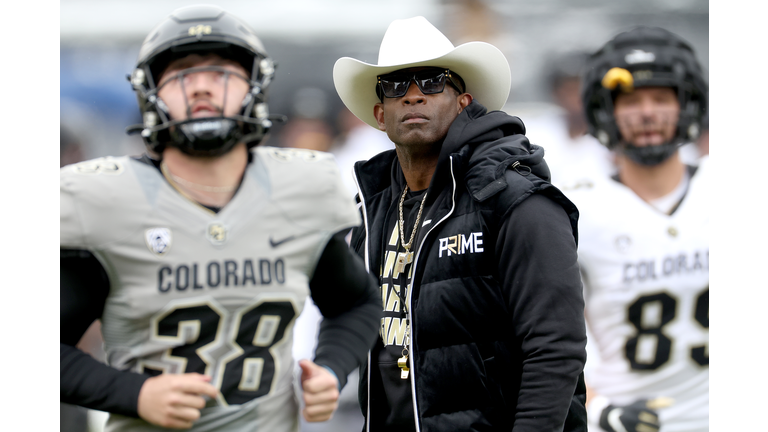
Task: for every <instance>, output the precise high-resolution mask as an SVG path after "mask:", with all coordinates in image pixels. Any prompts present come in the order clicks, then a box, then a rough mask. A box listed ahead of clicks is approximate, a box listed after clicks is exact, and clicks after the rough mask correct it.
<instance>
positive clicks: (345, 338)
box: [309, 230, 382, 387]
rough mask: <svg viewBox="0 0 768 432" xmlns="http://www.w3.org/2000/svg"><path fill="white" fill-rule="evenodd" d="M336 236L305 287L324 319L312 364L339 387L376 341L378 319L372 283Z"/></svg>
mask: <svg viewBox="0 0 768 432" xmlns="http://www.w3.org/2000/svg"><path fill="white" fill-rule="evenodd" d="M346 234H347V231H346V230H345V231H343V232H339V233H337V234H336V235H334V236H333V237H332V238H331V240H330V241H329V242H328V245H326V247H325V250H324V251H323V254H322V256H321V257H320V260H319V261H318V264H317V267H316V269H315V273H314V275H313V276H312V280H311V281H310V282H309V288H310V291H311V292H312V299H313V300H314V302H315V304H316V305H317V308H318V309H320V312H321V313H322V314H323V321H322V322H321V323H320V331H319V334H318V342H317V350H316V351H315V360H314V361H315V363H317V364H319V365H323V366H328V367H329V368H331V370H333V372H334V373H335V374H336V377H337V378H338V379H339V384H340V386H341V387H344V385H345V384H346V382H347V375H349V373H350V372H352V371H353V370H354V369H355V368H356V367H358V366H359V365H361V364H363V363H364V362H365V359H366V356H367V353H368V351H369V350H370V349H371V347H372V346H373V344H374V342H376V335H377V334H378V331H379V325H380V322H381V316H382V307H381V298H380V297H379V290H378V285H377V281H376V279H375V278H374V277H373V276H372V275H370V274H368V272H367V271H366V269H365V264H364V263H363V260H362V259H361V258H360V257H359V256H358V255H357V254H355V253H354V252H353V251H352V250H351V249H350V248H349V246H348V245H347V242H346V241H345V240H344V237H345V235H346Z"/></svg>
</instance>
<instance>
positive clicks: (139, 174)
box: [61, 147, 360, 432]
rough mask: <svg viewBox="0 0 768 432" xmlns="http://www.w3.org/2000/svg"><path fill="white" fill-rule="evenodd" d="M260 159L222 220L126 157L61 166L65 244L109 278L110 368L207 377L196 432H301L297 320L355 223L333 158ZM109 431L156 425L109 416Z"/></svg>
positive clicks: (263, 153)
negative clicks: (324, 264) (208, 387)
mask: <svg viewBox="0 0 768 432" xmlns="http://www.w3.org/2000/svg"><path fill="white" fill-rule="evenodd" d="M254 153H255V154H254V160H253V161H252V163H250V164H249V165H248V168H247V170H246V172H245V176H244V178H243V181H242V184H241V186H240V188H239V190H238V191H237V193H236V194H235V196H234V198H233V199H232V201H230V202H229V203H228V204H227V205H226V206H225V207H224V208H222V209H221V210H220V211H219V212H218V213H214V212H212V211H210V210H209V209H206V208H205V207H202V206H200V205H198V204H197V203H195V202H193V201H191V200H188V199H187V198H185V197H184V196H182V195H181V194H180V193H179V192H178V191H176V190H175V189H174V188H173V187H172V186H171V185H170V184H169V183H168V182H167V181H166V180H165V179H164V178H163V175H162V174H161V173H160V171H159V170H158V169H157V168H155V167H154V166H150V165H148V164H146V163H142V162H140V161H137V160H134V159H131V158H128V157H120V158H101V159H95V160H91V161H86V162H82V163H79V164H75V165H70V166H67V167H65V168H63V169H62V170H61V247H62V248H79V249H87V250H89V251H91V252H92V253H93V254H94V255H95V256H96V257H97V258H98V259H99V261H100V262H101V264H102V266H103V267H104V269H105V270H106V272H107V274H108V275H109V281H110V286H111V290H110V293H109V296H108V298H107V300H106V304H105V307H104V314H103V317H102V332H103V336H104V341H105V350H106V352H107V358H108V362H109V364H110V365H111V366H113V367H115V368H117V369H121V370H131V371H134V372H145V373H150V374H156V373H160V372H167V373H184V372H200V373H205V374H208V375H210V376H211V377H212V381H211V382H212V384H213V385H214V386H215V387H217V388H218V389H220V391H221V393H220V396H219V397H218V398H217V399H216V400H212V401H210V402H209V403H208V405H207V407H206V408H204V409H203V410H202V417H201V419H200V420H198V421H197V422H196V423H195V425H194V426H193V428H192V429H191V430H192V431H196V432H204V431H245V430H249V431H251V430H269V431H296V430H298V400H297V397H296V395H295V392H294V386H293V371H294V361H293V358H292V356H291V349H292V337H293V336H292V334H293V331H292V329H293V324H294V321H295V319H296V317H298V316H299V314H300V313H301V311H302V309H303V307H304V302H305V300H306V298H307V296H308V294H309V287H308V282H309V280H310V279H311V275H312V274H313V272H314V270H315V266H316V264H317V262H318V259H319V258H320V255H321V254H322V252H323V250H324V248H325V246H326V244H327V242H328V240H329V239H330V237H331V235H333V234H334V233H336V232H338V231H340V230H342V229H345V228H351V227H353V226H355V225H358V224H359V223H360V217H359V213H358V212H357V210H356V208H355V205H354V201H353V199H352V198H351V197H350V196H349V193H348V192H347V189H346V188H345V186H344V185H343V183H342V181H341V178H340V175H339V172H338V168H337V167H336V163H335V161H334V159H333V157H332V156H331V155H330V154H328V153H321V152H314V151H309V150H297V149H278V148H271V147H257V148H256V149H255V150H254ZM107 430H109V431H121V432H122V431H149V430H161V429H160V428H154V427H152V426H151V425H149V424H148V423H146V422H144V421H143V420H140V419H135V418H130V417H125V416H121V415H111V416H110V419H109V421H108V423H107Z"/></svg>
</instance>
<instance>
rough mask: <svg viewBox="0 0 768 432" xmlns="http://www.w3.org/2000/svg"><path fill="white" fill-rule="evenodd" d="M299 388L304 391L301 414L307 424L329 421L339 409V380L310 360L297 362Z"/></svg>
mask: <svg viewBox="0 0 768 432" xmlns="http://www.w3.org/2000/svg"><path fill="white" fill-rule="evenodd" d="M299 366H301V388H302V389H304V409H303V410H302V411H301V414H302V415H303V416H304V419H305V420H306V421H308V422H321V421H326V420H329V419H330V418H331V417H332V416H333V412H334V411H336V408H338V407H339V380H338V379H336V377H335V376H333V374H331V373H330V372H329V371H328V370H327V369H326V368H324V367H322V366H318V365H316V364H315V363H313V362H312V361H310V360H306V359H305V360H302V361H300V362H299Z"/></svg>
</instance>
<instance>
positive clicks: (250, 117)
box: [128, 5, 281, 156]
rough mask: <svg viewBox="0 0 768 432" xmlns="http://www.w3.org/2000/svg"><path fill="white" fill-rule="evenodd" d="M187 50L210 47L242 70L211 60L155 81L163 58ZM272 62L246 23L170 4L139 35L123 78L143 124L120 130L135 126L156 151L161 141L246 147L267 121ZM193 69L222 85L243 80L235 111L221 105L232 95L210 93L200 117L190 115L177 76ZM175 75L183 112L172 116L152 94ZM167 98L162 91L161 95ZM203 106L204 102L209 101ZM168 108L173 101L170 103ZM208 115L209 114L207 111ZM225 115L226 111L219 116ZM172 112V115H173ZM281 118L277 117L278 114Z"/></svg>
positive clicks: (207, 149)
mask: <svg viewBox="0 0 768 432" xmlns="http://www.w3.org/2000/svg"><path fill="white" fill-rule="evenodd" d="M191 54H198V55H200V56H206V55H208V54H215V55H217V56H218V57H220V58H222V59H226V60H232V61H234V62H236V63H238V64H240V65H241V66H242V67H243V69H244V70H245V72H246V75H247V76H242V75H240V74H236V73H233V72H232V71H229V70H222V68H221V67H219V66H215V65H213V66H202V67H194V68H189V69H183V70H180V71H179V72H177V73H176V74H175V76H173V78H172V79H171V80H168V79H167V78H166V80H165V81H164V82H163V83H158V81H159V79H160V78H161V74H162V73H163V72H164V71H165V70H166V68H167V66H168V65H169V64H171V62H173V61H175V60H178V59H182V58H185V57H187V56H189V55H191ZM274 72H275V65H274V63H273V61H272V59H271V58H269V57H268V56H267V54H266V52H265V51H264V47H263V46H262V44H261V41H259V39H258V38H257V37H256V36H255V35H254V34H253V31H252V30H251V29H250V27H249V26H248V25H247V24H245V23H244V22H242V21H240V20H239V19H237V18H235V17H233V16H232V15H229V14H227V13H226V12H224V11H222V10H221V9H220V8H218V7H215V6H208V5H198V6H188V7H185V8H181V9H178V10H177V11H174V13H173V14H171V16H170V17H168V19H166V20H165V21H163V22H162V23H160V24H159V25H158V26H157V27H156V28H155V30H153V32H151V33H150V35H149V36H147V39H146V40H145V42H144V44H143V45H142V48H141V52H140V53H139V60H138V62H137V67H136V69H135V70H134V72H133V73H132V74H131V75H130V76H129V77H128V79H129V81H130V82H131V85H132V87H133V90H134V91H135V92H136V94H137V97H138V101H139V108H140V110H141V113H142V117H143V124H141V125H135V126H132V127H130V128H128V133H135V132H141V136H142V138H143V139H144V142H145V143H146V145H147V147H148V148H149V149H150V150H152V151H154V152H156V153H162V151H163V149H164V148H165V146H166V145H171V146H174V147H177V148H179V149H180V150H182V151H183V152H185V153H187V154H190V155H195V156H217V155H221V154H224V153H226V152H227V151H229V150H230V149H231V148H232V147H234V145H235V144H237V143H238V142H244V143H245V144H246V145H247V146H248V148H252V147H254V146H256V145H258V143H259V142H260V141H261V140H262V139H263V137H264V136H265V135H266V133H267V132H268V131H269V129H270V127H271V126H272V119H271V117H270V116H269V109H268V107H267V88H268V87H269V85H270V83H271V81H272V77H273V76H274ZM195 74H219V75H220V77H221V78H222V80H223V82H222V84H223V85H224V88H225V91H224V93H223V94H224V95H227V93H228V92H227V90H226V89H228V88H229V87H231V86H232V85H233V84H238V85H239V84H243V83H245V84H246V85H247V91H246V92H245V95H244V96H243V99H242V101H241V102H238V103H239V109H238V111H237V112H232V110H231V109H230V110H228V111H229V112H228V113H225V112H224V107H225V106H226V105H227V104H229V105H230V107H231V106H232V100H231V96H230V100H229V101H227V100H226V99H224V98H226V97H227V96H224V98H221V100H210V101H208V102H210V105H211V106H212V107H213V108H211V109H210V111H214V113H208V116H201V117H194V116H190V114H192V112H191V111H192V110H194V108H195V107H194V106H191V105H190V104H194V103H196V102H195V101H190V100H187V99H186V98H187V94H186V91H182V89H183V88H184V80H185V79H187V78H190V77H194V75H195ZM171 81H175V82H176V83H177V84H181V85H177V87H178V88H179V92H180V93H181V94H184V106H185V107H186V112H184V113H183V114H181V115H180V114H179V112H176V113H174V114H173V115H172V114H171V112H170V111H169V107H168V104H167V103H166V102H169V101H164V100H162V98H161V97H160V95H159V92H162V90H161V89H162V87H163V86H166V85H170V84H169V82H171ZM158 84H160V87H158ZM166 97H167V95H166ZM209 108H210V107H209ZM174 110H176V105H174ZM210 114H213V115H210ZM225 114H228V115H225ZM177 117H180V118H177ZM278 117H281V116H278Z"/></svg>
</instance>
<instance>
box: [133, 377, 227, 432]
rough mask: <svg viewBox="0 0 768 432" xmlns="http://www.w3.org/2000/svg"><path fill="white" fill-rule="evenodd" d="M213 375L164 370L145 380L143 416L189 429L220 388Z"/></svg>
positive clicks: (153, 422)
mask: <svg viewBox="0 0 768 432" xmlns="http://www.w3.org/2000/svg"><path fill="white" fill-rule="evenodd" d="M210 380H211V377H209V376H206V375H200V374H199V373H186V374H162V375H158V376H156V377H152V378H149V379H147V380H146V381H144V385H142V386H141V390H139V406H138V411H139V417H141V418H143V419H144V420H146V421H148V422H150V423H152V424H156V425H158V426H162V427H166V428H172V429H189V428H191V427H192V423H194V422H195V420H197V419H199V418H200V410H201V409H202V408H203V407H205V399H204V398H203V396H208V397H210V398H212V399H214V398H216V396H217V395H218V393H219V391H218V390H216V387H214V386H212V385H211V384H209V383H208V382H209V381H210Z"/></svg>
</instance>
